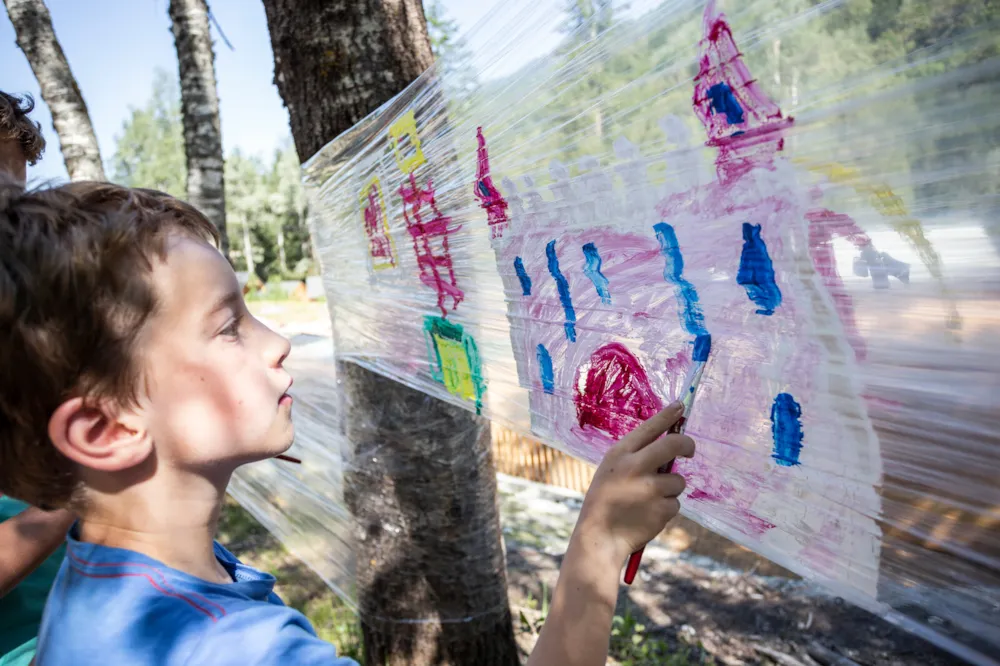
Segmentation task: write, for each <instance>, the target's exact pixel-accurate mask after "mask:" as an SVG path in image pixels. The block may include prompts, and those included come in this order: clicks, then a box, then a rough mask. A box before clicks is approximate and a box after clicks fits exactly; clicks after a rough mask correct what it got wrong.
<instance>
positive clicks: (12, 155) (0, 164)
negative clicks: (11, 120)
mask: <svg viewBox="0 0 1000 666" xmlns="http://www.w3.org/2000/svg"><path fill="white" fill-rule="evenodd" d="M0 173H6V174H8V175H10V176H13V177H14V180H16V181H17V182H19V183H24V182H25V179H26V178H27V176H28V160H26V159H25V158H24V151H23V150H21V144H20V142H18V141H14V140H11V139H7V140H4V141H0Z"/></svg>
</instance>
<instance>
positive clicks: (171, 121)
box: [108, 69, 187, 197]
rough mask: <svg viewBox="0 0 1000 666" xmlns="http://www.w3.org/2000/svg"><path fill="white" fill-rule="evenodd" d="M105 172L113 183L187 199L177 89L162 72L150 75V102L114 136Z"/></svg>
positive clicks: (182, 132)
mask: <svg viewBox="0 0 1000 666" xmlns="http://www.w3.org/2000/svg"><path fill="white" fill-rule="evenodd" d="M108 172H109V173H110V174H111V177H112V179H113V180H114V181H115V182H118V183H121V184H123V185H128V186H129V187H148V188H152V189H155V190H160V191H162V192H166V193H168V194H172V195H173V196H175V197H185V196H186V193H187V183H186V181H187V166H186V164H185V161H184V131H183V127H182V125H181V107H180V89H179V88H178V87H177V82H176V81H175V80H174V79H172V78H171V77H170V75H169V74H167V73H166V72H165V71H163V70H162V69H157V70H156V72H155V73H154V75H153V92H152V96H151V97H150V99H149V101H148V102H147V103H146V105H145V106H144V107H142V108H141V109H132V112H131V115H130V116H129V118H128V120H126V121H125V123H124V125H123V126H122V130H121V132H120V133H119V134H118V135H117V136H116V137H115V152H114V155H113V156H112V158H111V165H110V167H109V169H108Z"/></svg>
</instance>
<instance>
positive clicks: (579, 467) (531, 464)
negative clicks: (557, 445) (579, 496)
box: [492, 424, 595, 493]
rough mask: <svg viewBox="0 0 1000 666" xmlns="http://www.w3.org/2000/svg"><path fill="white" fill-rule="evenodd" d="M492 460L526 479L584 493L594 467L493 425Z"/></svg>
mask: <svg viewBox="0 0 1000 666" xmlns="http://www.w3.org/2000/svg"><path fill="white" fill-rule="evenodd" d="M492 431H493V460H494V461H495V463H496V466H497V471H498V472H502V473H503V474H508V475H510V476H516V477H518V478H521V479H527V480H529V481H537V482H538V483H547V484H549V485H552V486H559V487H561V488H568V489H570V490H575V491H577V492H580V493H585V492H587V488H589V487H590V481H591V480H592V479H593V478H594V469H595V468H594V466H593V465H590V464H588V463H585V462H582V461H580V460H577V459H576V458H573V457H571V456H568V455H566V454H565V453H563V452H562V451H557V450H556V449H553V448H552V447H549V446H546V445H545V444H542V443H541V442H537V441H535V440H533V439H531V438H529V437H525V436H523V435H520V434H518V433H516V432H514V431H513V430H508V429H507V428H503V427H501V426H498V425H495V424H494V425H493V428H492Z"/></svg>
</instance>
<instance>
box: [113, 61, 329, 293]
mask: <svg viewBox="0 0 1000 666" xmlns="http://www.w3.org/2000/svg"><path fill="white" fill-rule="evenodd" d="M179 98H180V93H179V89H178V87H177V83H176V81H174V80H173V79H172V78H171V77H170V76H169V75H168V74H167V73H166V72H164V71H162V70H157V72H156V74H155V77H154V83H153V92H152V95H151V97H150V100H149V102H147V103H146V105H145V106H144V107H143V108H141V109H133V110H132V115H131V116H130V117H129V119H128V120H127V121H125V124H124V125H123V127H122V131H121V133H120V134H119V135H118V136H117V137H116V139H115V140H116V144H115V153H114V157H113V158H112V164H111V168H110V169H109V171H110V172H111V173H112V174H113V178H114V180H115V181H117V182H120V183H122V184H124V185H128V186H129V187H149V188H153V189H157V190H161V191H163V192H167V193H169V194H172V195H174V196H176V197H179V198H186V189H187V188H186V182H185V181H186V178H187V169H186V166H185V160H184V132H183V125H182V122H181V113H180V102H179ZM225 178H226V226H227V231H228V233H229V238H230V243H231V249H230V259H231V260H232V261H233V264H234V266H235V268H236V270H238V271H245V270H247V256H246V255H247V251H246V248H247V247H248V246H249V247H250V258H251V260H252V261H251V263H252V264H253V268H254V273H255V275H256V277H257V279H258V280H259V282H260V283H261V284H263V283H267V282H268V281H269V280H270V279H271V278H275V277H277V278H285V279H301V278H303V277H305V276H306V275H308V274H312V273H313V272H314V270H315V268H314V266H313V262H312V248H311V245H310V241H309V230H308V228H307V226H306V198H305V193H304V192H303V190H302V184H301V180H300V179H299V160H298V156H297V155H296V154H295V148H294V147H293V146H292V144H291V141H286V142H285V144H284V145H283V146H282V147H281V148H279V149H278V150H276V151H275V153H274V156H273V158H272V159H271V160H270V161H269V162H264V161H263V160H261V159H259V158H256V157H247V156H245V155H243V154H242V153H241V152H240V151H238V150H236V151H234V152H233V153H232V154H231V155H229V156H228V158H227V159H226V166H225Z"/></svg>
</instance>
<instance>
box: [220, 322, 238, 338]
mask: <svg viewBox="0 0 1000 666" xmlns="http://www.w3.org/2000/svg"><path fill="white" fill-rule="evenodd" d="M241 319H242V317H235V318H233V320H232V321H230V322H229V323H228V324H226V327H225V328H224V329H222V330H221V331H219V334H220V335H224V336H225V337H227V338H238V337H240V320H241Z"/></svg>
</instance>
